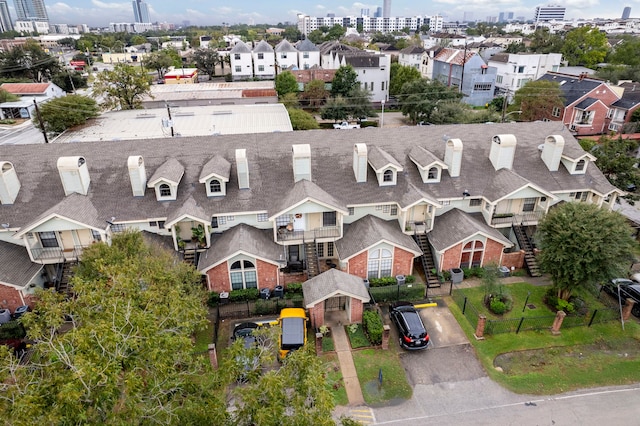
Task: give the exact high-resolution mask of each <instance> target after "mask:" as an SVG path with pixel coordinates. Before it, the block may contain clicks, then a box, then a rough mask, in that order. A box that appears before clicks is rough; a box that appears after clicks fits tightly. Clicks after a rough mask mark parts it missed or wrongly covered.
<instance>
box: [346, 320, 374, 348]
mask: <svg viewBox="0 0 640 426" xmlns="http://www.w3.org/2000/svg"><path fill="white" fill-rule="evenodd" d="M345 330H346V332H347V336H348V337H349V342H350V343H351V347H352V348H353V349H358V348H366V347H369V346H371V342H369V339H368V338H367V336H366V334H364V329H363V328H362V324H358V328H357V329H356V332H355V333H352V332H351V331H350V330H349V326H345Z"/></svg>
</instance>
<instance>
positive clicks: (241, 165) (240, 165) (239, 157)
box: [236, 149, 249, 189]
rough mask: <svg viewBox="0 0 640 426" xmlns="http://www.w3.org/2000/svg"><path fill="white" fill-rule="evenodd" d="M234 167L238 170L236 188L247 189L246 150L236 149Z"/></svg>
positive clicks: (247, 168) (247, 162)
mask: <svg viewBox="0 0 640 426" xmlns="http://www.w3.org/2000/svg"><path fill="white" fill-rule="evenodd" d="M236 167H237V169H238V188H240V189H249V160H248V159H247V150H246V149H236Z"/></svg>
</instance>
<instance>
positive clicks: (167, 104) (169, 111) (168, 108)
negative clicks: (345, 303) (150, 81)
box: [164, 102, 173, 137]
mask: <svg viewBox="0 0 640 426" xmlns="http://www.w3.org/2000/svg"><path fill="white" fill-rule="evenodd" d="M164 104H165V105H166V106H167V115H168V116H169V125H170V126H171V137H173V120H171V107H170V106H169V102H165V103H164Z"/></svg>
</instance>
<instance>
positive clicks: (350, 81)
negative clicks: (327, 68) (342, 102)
mask: <svg viewBox="0 0 640 426" xmlns="http://www.w3.org/2000/svg"><path fill="white" fill-rule="evenodd" d="M359 84H360V83H358V74H356V72H355V70H354V69H353V67H352V66H351V65H342V66H341V67H340V68H338V70H337V71H336V73H335V75H334V77H333V82H332V83H331V94H332V95H333V96H338V95H340V96H343V97H345V98H346V97H349V96H350V94H351V91H352V90H353V89H354V88H355V87H356V86H358V85H359Z"/></svg>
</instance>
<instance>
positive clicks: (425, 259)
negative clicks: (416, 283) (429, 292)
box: [413, 233, 440, 288]
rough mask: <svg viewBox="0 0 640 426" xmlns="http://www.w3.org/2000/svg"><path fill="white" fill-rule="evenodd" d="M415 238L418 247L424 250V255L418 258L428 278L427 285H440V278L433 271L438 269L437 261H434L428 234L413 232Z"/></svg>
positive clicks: (430, 286)
mask: <svg viewBox="0 0 640 426" xmlns="http://www.w3.org/2000/svg"><path fill="white" fill-rule="evenodd" d="M413 239H414V240H415V242H416V243H417V244H418V247H420V250H422V256H420V257H419V258H418V259H419V261H420V263H421V264H422V268H423V269H424V275H425V277H426V278H427V287H428V288H435V287H440V280H439V279H438V275H437V274H434V273H433V271H434V270H435V269H436V263H435V262H434V261H433V253H432V252H431V245H430V244H429V239H428V238H427V234H425V233H420V234H413Z"/></svg>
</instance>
